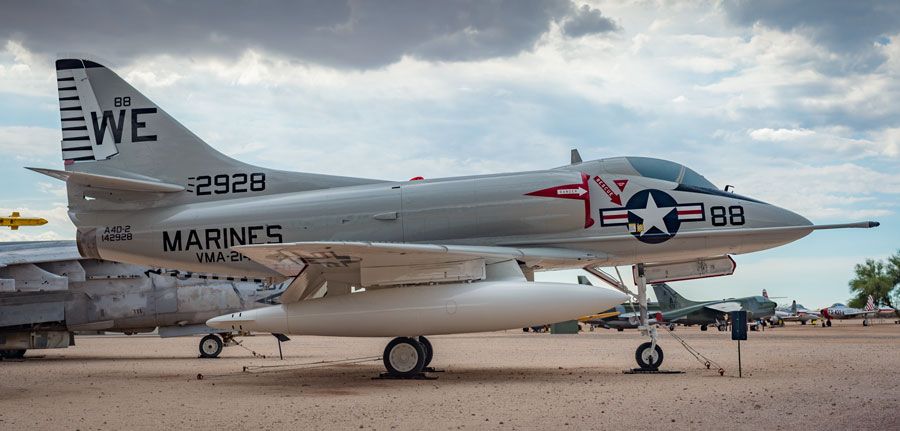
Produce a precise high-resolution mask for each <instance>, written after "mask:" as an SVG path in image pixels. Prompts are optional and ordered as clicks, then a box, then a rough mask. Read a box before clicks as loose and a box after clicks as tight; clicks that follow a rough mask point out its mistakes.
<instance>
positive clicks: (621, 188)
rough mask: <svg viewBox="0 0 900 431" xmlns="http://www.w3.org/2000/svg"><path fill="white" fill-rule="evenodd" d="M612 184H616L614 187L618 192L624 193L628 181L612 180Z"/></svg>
mask: <svg viewBox="0 0 900 431" xmlns="http://www.w3.org/2000/svg"><path fill="white" fill-rule="evenodd" d="M613 182H614V183H616V187H618V188H619V191H620V192H624V191H625V186H627V185H628V180H613Z"/></svg>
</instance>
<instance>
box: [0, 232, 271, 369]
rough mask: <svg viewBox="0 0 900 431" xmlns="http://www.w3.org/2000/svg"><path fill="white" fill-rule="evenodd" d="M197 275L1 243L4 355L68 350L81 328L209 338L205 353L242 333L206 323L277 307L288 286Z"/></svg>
mask: <svg viewBox="0 0 900 431" xmlns="http://www.w3.org/2000/svg"><path fill="white" fill-rule="evenodd" d="M201 277H202V278H198V277H193V276H192V275H191V274H178V273H176V272H171V271H161V270H153V269H150V268H148V267H144V266H138V265H133V264H126V263H117V262H109V261H104V260H98V259H85V258H82V257H81V256H79V254H78V250H77V249H76V246H75V242H74V241H43V242H16V243H2V244H0V356H2V357H9V358H20V357H22V356H23V355H24V354H25V351H26V350H27V349H53V348H65V347H68V346H70V345H74V343H75V335H74V333H75V332H78V331H109V332H124V333H126V334H129V335H131V334H136V333H141V332H151V331H153V330H154V329H157V328H158V329H159V335H160V336H162V337H175V336H188V335H205V337H203V338H202V339H201V340H200V346H199V349H200V356H202V357H216V356H218V355H219V353H220V352H221V351H222V347H223V346H225V345H234V341H233V337H234V335H235V334H236V333H237V331H233V330H222V329H215V328H210V327H209V326H206V324H205V323H206V320H208V319H209V318H211V317H215V316H218V315H220V314H222V313H229V312H232V311H239V310H246V309H250V308H254V307H258V306H263V305H271V304H272V303H274V301H275V300H277V297H278V296H279V295H280V294H281V292H282V291H283V288H284V287H286V286H272V287H265V286H264V285H263V284H262V283H260V282H259V281H253V280H234V279H224V278H223V279H213V278H209V277H206V276H201Z"/></svg>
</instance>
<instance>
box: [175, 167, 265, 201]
mask: <svg viewBox="0 0 900 431" xmlns="http://www.w3.org/2000/svg"><path fill="white" fill-rule="evenodd" d="M189 180H196V183H195V184H188V186H191V185H195V186H196V190H195V192H194V193H195V194H196V195H197V196H206V195H212V194H217V195H223V194H227V193H246V192H261V191H263V190H265V189H266V174H265V173H262V172H254V173H252V174H249V175H248V174H245V173H237V174H231V175H228V174H219V175H199V176H197V177H195V178H189Z"/></svg>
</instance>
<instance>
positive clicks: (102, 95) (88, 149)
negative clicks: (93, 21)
mask: <svg viewBox="0 0 900 431" xmlns="http://www.w3.org/2000/svg"><path fill="white" fill-rule="evenodd" d="M56 74H57V84H58V90H59V108H60V122H61V127H62V137H63V138H62V158H63V160H64V161H65V163H64V164H65V171H61V170H53V169H35V170H36V171H38V172H41V173H44V174H47V175H50V176H53V177H55V178H58V179H62V180H65V181H66V182H67V184H68V189H69V207H70V210H71V211H74V212H76V213H77V212H78V211H92V210H119V209H129V210H134V209H141V208H147V207H151V206H166V205H172V204H177V203H183V202H203V201H213V200H222V199H229V198H236V197H244V196H247V195H250V194H256V195H259V194H273V193H281V192H288V191H303V190H313V189H323V188H331V187H340V186H347V185H356V184H364V183H372V182H375V181H373V180H366V179H361V178H350V177H337V176H329V175H318V174H309V173H297V172H286V171H276V170H271V169H265V168H260V167H256V166H252V165H248V164H246V163H243V162H240V161H238V160H235V159H232V158H230V157H228V156H226V155H224V154H222V153H220V152H218V151H216V150H215V149H213V148H212V147H210V146H209V145H207V144H206V143H205V142H203V140H202V139H200V138H199V137H198V136H197V135H195V134H193V133H192V132H191V131H190V130H188V129H187V128H185V127H184V126H182V125H181V124H180V123H179V122H178V121H176V120H175V119H174V118H172V117H171V116H170V115H169V114H167V113H166V112H165V111H164V110H163V109H162V108H160V107H159V106H157V105H156V104H155V103H153V102H152V101H151V100H150V99H148V98H147V97H146V96H144V95H143V94H141V93H140V92H139V91H137V90H136V89H135V88H134V87H132V86H131V85H129V84H128V83H127V82H125V80H123V79H122V78H121V77H119V76H118V75H117V74H116V73H115V72H113V71H112V70H110V69H108V68H106V67H104V66H102V65H100V64H99V63H96V62H93V61H90V60H83V59H73V58H69V59H60V60H57V62H56ZM148 193H152V194H153V195H152V196H148V195H147V194H148ZM73 219H76V217H75V216H74V215H73ZM77 225H78V222H77V219H76V226H77Z"/></svg>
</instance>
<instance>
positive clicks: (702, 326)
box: [700, 325, 709, 332]
mask: <svg viewBox="0 0 900 431" xmlns="http://www.w3.org/2000/svg"><path fill="white" fill-rule="evenodd" d="M707 329H709V326H706V325H700V330H701V331H704V332H706V330H707Z"/></svg>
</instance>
